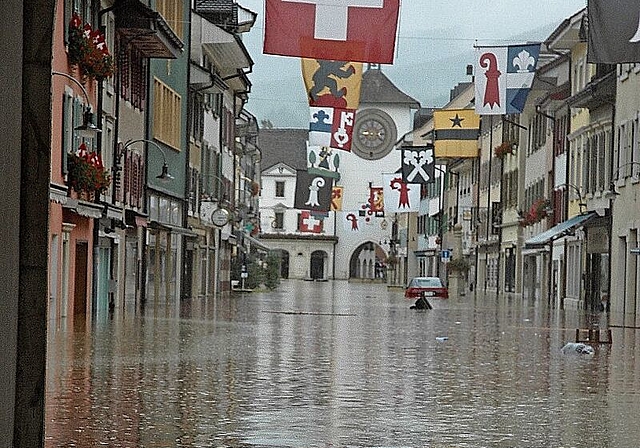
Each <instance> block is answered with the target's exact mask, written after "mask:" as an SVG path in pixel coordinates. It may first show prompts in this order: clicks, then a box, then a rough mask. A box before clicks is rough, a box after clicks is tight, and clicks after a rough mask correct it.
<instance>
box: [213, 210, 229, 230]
mask: <svg viewBox="0 0 640 448" xmlns="http://www.w3.org/2000/svg"><path fill="white" fill-rule="evenodd" d="M211 221H212V222H213V224H214V225H215V226H218V227H224V226H226V225H227V223H228V222H229V212H228V211H227V210H226V209H224V208H217V209H215V210H214V211H213V213H211Z"/></svg>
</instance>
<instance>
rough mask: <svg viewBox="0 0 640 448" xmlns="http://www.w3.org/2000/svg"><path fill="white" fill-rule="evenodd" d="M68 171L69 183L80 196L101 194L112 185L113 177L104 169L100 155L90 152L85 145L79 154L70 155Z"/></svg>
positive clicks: (82, 145)
mask: <svg viewBox="0 0 640 448" xmlns="http://www.w3.org/2000/svg"><path fill="white" fill-rule="evenodd" d="M67 169H68V172H67V183H68V184H69V186H70V187H71V188H73V189H74V190H75V191H76V192H77V193H78V194H81V195H82V194H86V195H89V196H91V195H93V194H101V193H104V192H105V191H106V190H107V188H109V185H111V175H110V174H109V171H107V170H105V169H104V167H103V165H102V159H101V158H100V155H99V154H97V153H96V152H88V151H87V147H86V145H85V144H84V143H83V144H81V145H80V148H78V153H77V154H76V153H71V154H69V157H68V159H67Z"/></svg>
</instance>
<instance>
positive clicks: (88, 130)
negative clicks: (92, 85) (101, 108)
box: [51, 70, 102, 138]
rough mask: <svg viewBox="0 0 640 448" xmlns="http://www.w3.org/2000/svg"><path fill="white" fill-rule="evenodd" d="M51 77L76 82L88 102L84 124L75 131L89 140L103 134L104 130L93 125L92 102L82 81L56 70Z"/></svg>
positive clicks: (84, 113) (83, 117)
mask: <svg viewBox="0 0 640 448" xmlns="http://www.w3.org/2000/svg"><path fill="white" fill-rule="evenodd" d="M51 75H57V76H62V77H64V78H67V79H68V80H69V81H72V82H74V83H75V84H76V85H77V86H78V87H80V89H81V90H82V94H83V95H84V98H85V100H86V102H87V106H86V110H85V111H84V112H83V113H82V124H81V125H80V126H77V127H75V128H74V130H76V131H78V133H79V134H80V135H81V136H82V137H87V138H92V137H95V136H96V134H98V133H100V132H102V129H100V128H99V127H98V126H96V125H95V124H93V113H92V112H91V102H90V101H89V94H88V93H87V89H85V88H84V86H83V85H82V84H81V83H80V81H78V80H77V79H76V78H74V77H73V76H71V75H69V74H67V73H63V72H57V71H55V70H54V71H52V72H51Z"/></svg>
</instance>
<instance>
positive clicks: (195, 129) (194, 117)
mask: <svg viewBox="0 0 640 448" xmlns="http://www.w3.org/2000/svg"><path fill="white" fill-rule="evenodd" d="M190 95H191V114H190V117H189V137H191V138H192V139H193V140H195V141H196V142H202V139H203V137H204V109H205V103H204V97H203V96H202V95H200V94H198V93H196V92H190Z"/></svg>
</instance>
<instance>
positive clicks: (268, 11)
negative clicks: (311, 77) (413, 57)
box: [264, 0, 400, 64]
mask: <svg viewBox="0 0 640 448" xmlns="http://www.w3.org/2000/svg"><path fill="white" fill-rule="evenodd" d="M399 9H400V0H266V7H265V31H264V52H265V53H267V54H278V55H282V56H297V57H303V58H313V59H325V60H339V61H354V62H373V63H379V64H392V63H393V53H394V49H395V40H396V29H397V25H398V12H399Z"/></svg>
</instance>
